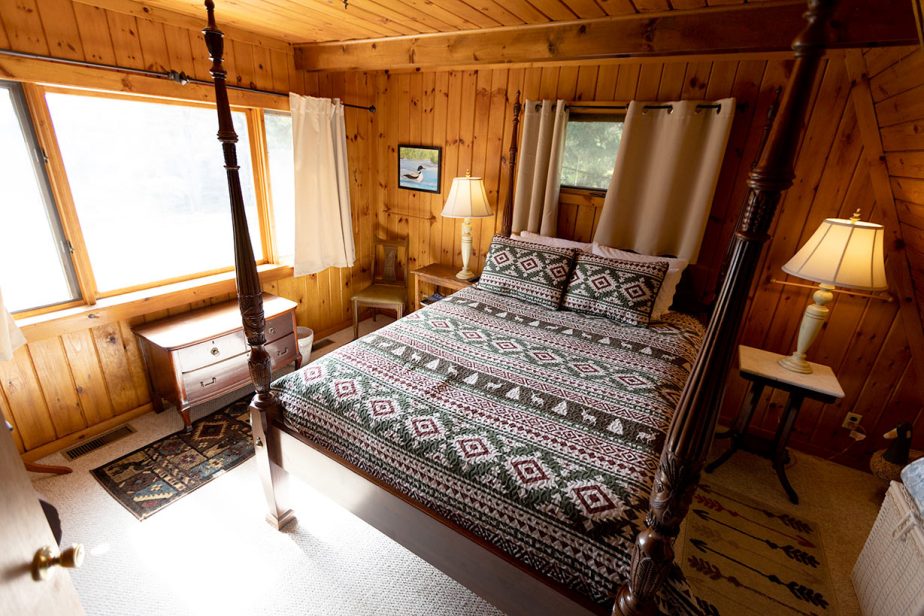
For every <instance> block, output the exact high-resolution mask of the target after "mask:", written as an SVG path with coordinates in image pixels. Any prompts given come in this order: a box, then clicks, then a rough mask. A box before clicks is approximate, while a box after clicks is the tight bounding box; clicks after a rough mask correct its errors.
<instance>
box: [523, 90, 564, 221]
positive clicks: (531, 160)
mask: <svg viewBox="0 0 924 616" xmlns="http://www.w3.org/2000/svg"><path fill="white" fill-rule="evenodd" d="M524 110H525V111H524V114H523V137H522V138H521V139H520V150H519V153H520V160H519V162H518V163H517V183H516V192H515V193H514V197H513V232H514V233H519V232H520V231H532V232H533V233H539V234H541V235H548V236H552V237H554V236H555V235H556V230H557V229H556V228H557V226H558V189H559V182H560V181H561V155H562V150H563V149H564V147H565V127H566V125H567V124H568V107H567V103H566V102H565V101H563V100H560V101H551V100H545V101H526V105H525V106H524Z"/></svg>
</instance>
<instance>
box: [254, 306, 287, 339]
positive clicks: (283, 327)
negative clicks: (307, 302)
mask: <svg viewBox="0 0 924 616" xmlns="http://www.w3.org/2000/svg"><path fill="white" fill-rule="evenodd" d="M293 321H294V319H293V318H292V313H291V312H287V313H285V314H283V315H279V316H278V317H274V318H272V319H269V320H267V322H266V341H267V342H273V341H275V340H279V339H280V338H282V337H283V336H288V335H289V334H291V333H292V330H293V328H294V327H295V325H294V323H293ZM245 342H246V341H245Z"/></svg>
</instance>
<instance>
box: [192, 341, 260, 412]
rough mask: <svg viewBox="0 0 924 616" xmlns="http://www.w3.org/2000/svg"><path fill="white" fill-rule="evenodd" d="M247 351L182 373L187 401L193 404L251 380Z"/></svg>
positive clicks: (241, 385)
mask: <svg viewBox="0 0 924 616" xmlns="http://www.w3.org/2000/svg"><path fill="white" fill-rule="evenodd" d="M247 356H248V354H247V353H242V354H240V355H238V356H237V357H232V358H231V359H226V360H225V361H220V362H218V363H214V364H212V365H211V366H206V367H205V368H201V369H199V370H193V371H192V372H185V373H183V375H182V378H183V389H184V390H185V391H186V401H187V403H188V404H190V405H192V404H195V403H196V402H199V401H202V400H206V399H210V398H213V397H215V396H216V395H217V394H219V393H221V392H225V391H230V390H232V389H236V388H238V387H243V386H244V385H246V384H247V383H248V382H249V381H250V370H249V369H248V368H247Z"/></svg>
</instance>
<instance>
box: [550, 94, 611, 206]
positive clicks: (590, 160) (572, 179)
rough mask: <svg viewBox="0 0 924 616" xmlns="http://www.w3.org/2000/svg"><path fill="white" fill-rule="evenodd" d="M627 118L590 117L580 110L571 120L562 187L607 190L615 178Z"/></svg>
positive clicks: (568, 127) (562, 172) (564, 159)
mask: <svg viewBox="0 0 924 616" xmlns="http://www.w3.org/2000/svg"><path fill="white" fill-rule="evenodd" d="M623 119H624V116H623V115H621V114H589V113H581V112H578V111H577V109H576V110H574V112H573V113H572V114H571V117H570V118H569V119H568V126H567V131H566V132H565V150H564V154H563V155H562V165H561V185H562V186H569V187H573V188H589V189H593V190H606V189H607V187H609V185H610V178H612V177H613V167H614V166H615V164H616V151H617V150H618V149H619V141H620V139H621V138H622V127H623Z"/></svg>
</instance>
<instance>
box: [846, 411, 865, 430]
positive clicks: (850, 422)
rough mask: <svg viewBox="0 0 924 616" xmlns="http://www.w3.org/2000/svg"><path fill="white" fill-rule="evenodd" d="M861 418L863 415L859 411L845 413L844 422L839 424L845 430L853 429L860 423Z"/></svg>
mask: <svg viewBox="0 0 924 616" xmlns="http://www.w3.org/2000/svg"><path fill="white" fill-rule="evenodd" d="M862 419H863V415H860V414H859V413H847V415H845V416H844V423H842V424H841V427H842V428H844V429H845V430H854V429H856V427H857V426H859V425H860V421H861V420H862Z"/></svg>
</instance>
